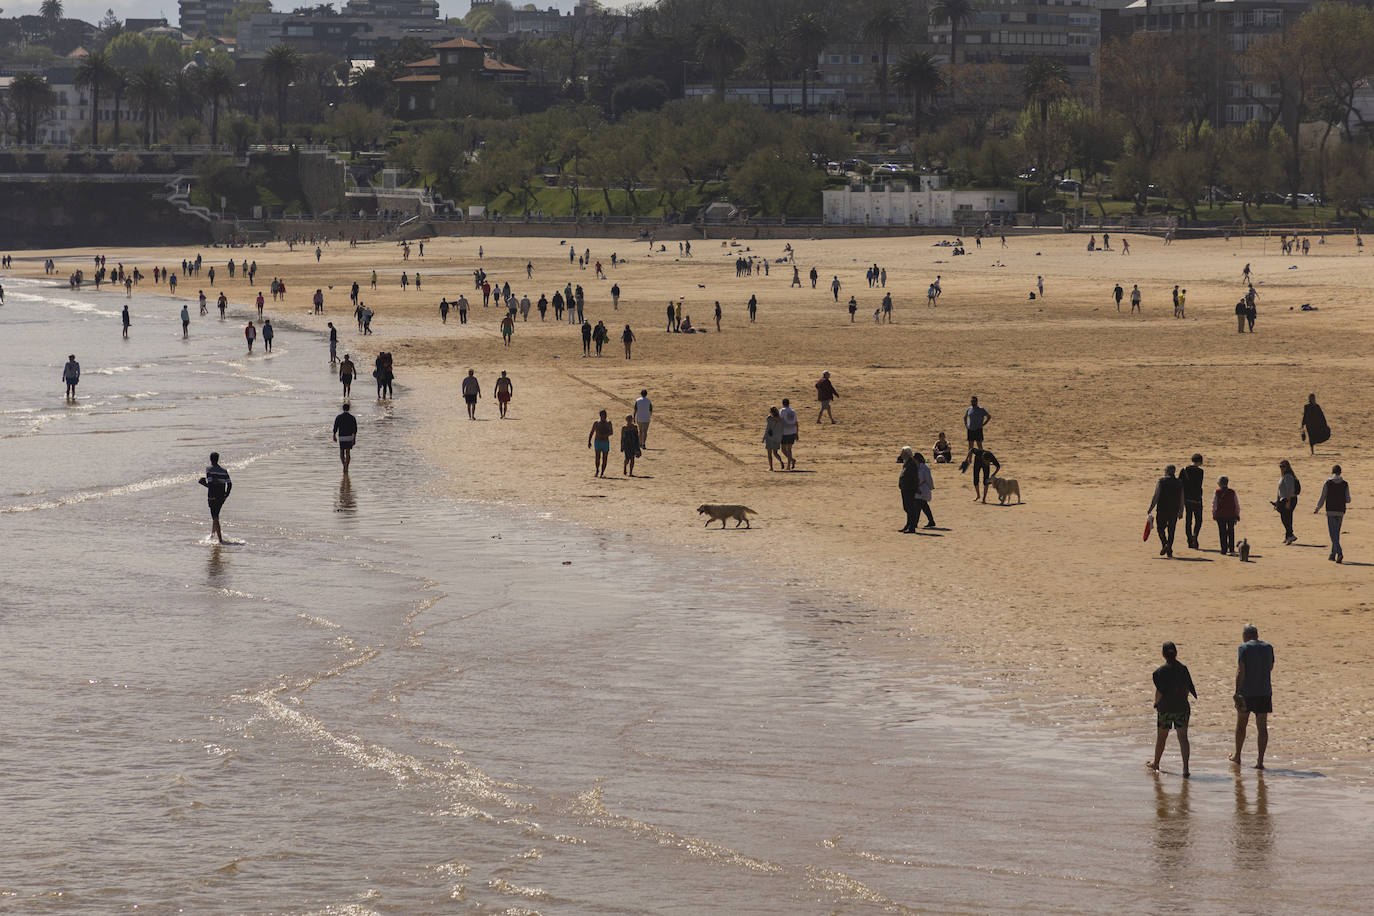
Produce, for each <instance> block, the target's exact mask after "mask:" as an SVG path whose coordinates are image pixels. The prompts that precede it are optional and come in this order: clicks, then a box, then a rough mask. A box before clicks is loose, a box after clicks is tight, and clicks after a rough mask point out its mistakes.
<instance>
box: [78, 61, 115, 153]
mask: <svg viewBox="0 0 1374 916" xmlns="http://www.w3.org/2000/svg"><path fill="white" fill-rule="evenodd" d="M114 73H115V67H114V64H113V63H111V61H110V57H109V55H108V54H106V53H105V51H104V49H101V50H99V51H92V52H91V53H90V54H89V55H87V57H86V59H85V60H83V61H82V62H81V64H80V65H79V66H78V67H77V68H76V85H77V88H79V89H85V88H87V87H89V88H90V90H91V146H99V145H100V87H101V86H106V87H108V86H110V84H111V83H112V82H113V81H114Z"/></svg>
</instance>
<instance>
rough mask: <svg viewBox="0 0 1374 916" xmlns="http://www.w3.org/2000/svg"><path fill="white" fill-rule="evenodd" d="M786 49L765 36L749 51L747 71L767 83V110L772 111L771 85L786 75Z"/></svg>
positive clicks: (772, 37) (773, 39) (781, 43)
mask: <svg viewBox="0 0 1374 916" xmlns="http://www.w3.org/2000/svg"><path fill="white" fill-rule="evenodd" d="M787 64H788V58H787V48H786V46H785V45H784V44H783V42H782V41H781V40H780V39H778V38H777V37H776V36H774V35H767V36H765V37H764V38H762V39H760V40H759V41H758V42H756V43H755V44H754V46H753V47H752V48H751V49H750V51H749V70H750V71H751V72H752V73H753V74H754V75H755V76H761V77H763V79H764V81H765V82H767V83H768V108H769V110H770V111H771V110H772V109H773V83H775V82H776V81H777V80H779V79H782V78H783V77H784V76H786V75H787Z"/></svg>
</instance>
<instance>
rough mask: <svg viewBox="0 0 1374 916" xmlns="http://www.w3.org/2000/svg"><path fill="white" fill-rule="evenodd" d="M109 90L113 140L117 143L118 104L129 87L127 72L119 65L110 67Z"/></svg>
mask: <svg viewBox="0 0 1374 916" xmlns="http://www.w3.org/2000/svg"><path fill="white" fill-rule="evenodd" d="M109 82H110V92H112V93H113V94H114V125H113V127H112V129H113V130H114V142H115V145H116V146H118V145H119V112H120V105H121V103H122V102H123V101H124V93H125V91H126V90H128V88H129V74H128V73H126V72H124V70H122V69H120V68H119V67H111V68H110V76H109Z"/></svg>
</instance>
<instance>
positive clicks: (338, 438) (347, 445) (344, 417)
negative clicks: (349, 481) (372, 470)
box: [332, 401, 358, 474]
mask: <svg viewBox="0 0 1374 916" xmlns="http://www.w3.org/2000/svg"><path fill="white" fill-rule="evenodd" d="M332 438H333V440H334V441H335V442H337V443H339V463H340V464H342V465H343V470H344V473H345V474H347V473H348V465H349V463H350V462H351V461H352V460H353V445H354V443H356V442H357V441H358V418H357V417H355V416H353V414H352V413H350V412H349V409H348V402H347V401H344V404H343V408H342V412H341V413H340V414H339V415H338V416H337V417H335V418H334V433H333V436H332Z"/></svg>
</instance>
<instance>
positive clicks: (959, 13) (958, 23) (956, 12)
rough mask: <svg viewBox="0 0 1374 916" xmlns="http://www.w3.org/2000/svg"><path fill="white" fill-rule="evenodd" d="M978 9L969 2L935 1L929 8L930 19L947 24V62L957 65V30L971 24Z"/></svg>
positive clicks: (960, 0) (955, 0)
mask: <svg viewBox="0 0 1374 916" xmlns="http://www.w3.org/2000/svg"><path fill="white" fill-rule="evenodd" d="M977 12H978V9H977V7H975V6H974V5H973V3H971V2H970V0H935V3H934V5H932V6H931V8H930V18H931V19H932V20H934V21H935V22H939V23H949V62H950V63H951V64H957V63H959V30H960V29H962V28H964V27H965V26H967V25H968V24H969V23H971V22H973V17H974V16H975V15H977Z"/></svg>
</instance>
